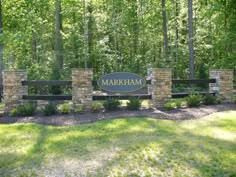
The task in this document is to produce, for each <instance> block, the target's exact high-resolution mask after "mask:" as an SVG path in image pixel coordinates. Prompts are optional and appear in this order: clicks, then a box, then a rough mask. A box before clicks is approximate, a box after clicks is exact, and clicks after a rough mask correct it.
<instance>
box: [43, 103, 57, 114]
mask: <svg viewBox="0 0 236 177" xmlns="http://www.w3.org/2000/svg"><path fill="white" fill-rule="evenodd" d="M56 112H57V107H56V105H55V104H53V103H49V104H47V105H45V106H44V108H43V113H44V115H45V116H51V115H54V114H56Z"/></svg>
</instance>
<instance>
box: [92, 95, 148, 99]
mask: <svg viewBox="0 0 236 177" xmlns="http://www.w3.org/2000/svg"><path fill="white" fill-rule="evenodd" d="M130 98H139V99H143V100H148V99H152V95H146V94H143V95H141V94H138V95H94V96H93V100H106V99H119V100H128V99H130Z"/></svg>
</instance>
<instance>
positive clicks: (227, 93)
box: [209, 69, 233, 102]
mask: <svg viewBox="0 0 236 177" xmlns="http://www.w3.org/2000/svg"><path fill="white" fill-rule="evenodd" d="M210 79H216V83H210V84H209V89H210V92H216V93H217V96H220V97H221V98H222V99H223V101H225V102H230V101H231V99H232V95H233V70H230V69H221V70H210Z"/></svg>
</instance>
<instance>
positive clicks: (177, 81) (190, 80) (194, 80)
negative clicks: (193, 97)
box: [172, 79, 216, 84]
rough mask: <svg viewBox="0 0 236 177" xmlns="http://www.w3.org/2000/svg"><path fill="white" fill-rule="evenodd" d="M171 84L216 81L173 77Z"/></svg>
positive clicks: (213, 80) (212, 81)
mask: <svg viewBox="0 0 236 177" xmlns="http://www.w3.org/2000/svg"><path fill="white" fill-rule="evenodd" d="M172 83H173V84H209V83H216V79H173V80H172Z"/></svg>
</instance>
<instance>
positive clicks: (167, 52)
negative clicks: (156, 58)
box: [161, 0, 169, 61]
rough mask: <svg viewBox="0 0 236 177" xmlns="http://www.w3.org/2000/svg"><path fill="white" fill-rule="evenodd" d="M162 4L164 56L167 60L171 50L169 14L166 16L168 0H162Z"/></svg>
mask: <svg viewBox="0 0 236 177" xmlns="http://www.w3.org/2000/svg"><path fill="white" fill-rule="evenodd" d="M161 6H162V18H163V22H162V28H163V37H164V47H163V48H164V58H165V60H166V61H167V60H169V56H168V55H169V51H168V46H169V44H168V28H167V16H166V1H165V0H162V1H161Z"/></svg>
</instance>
